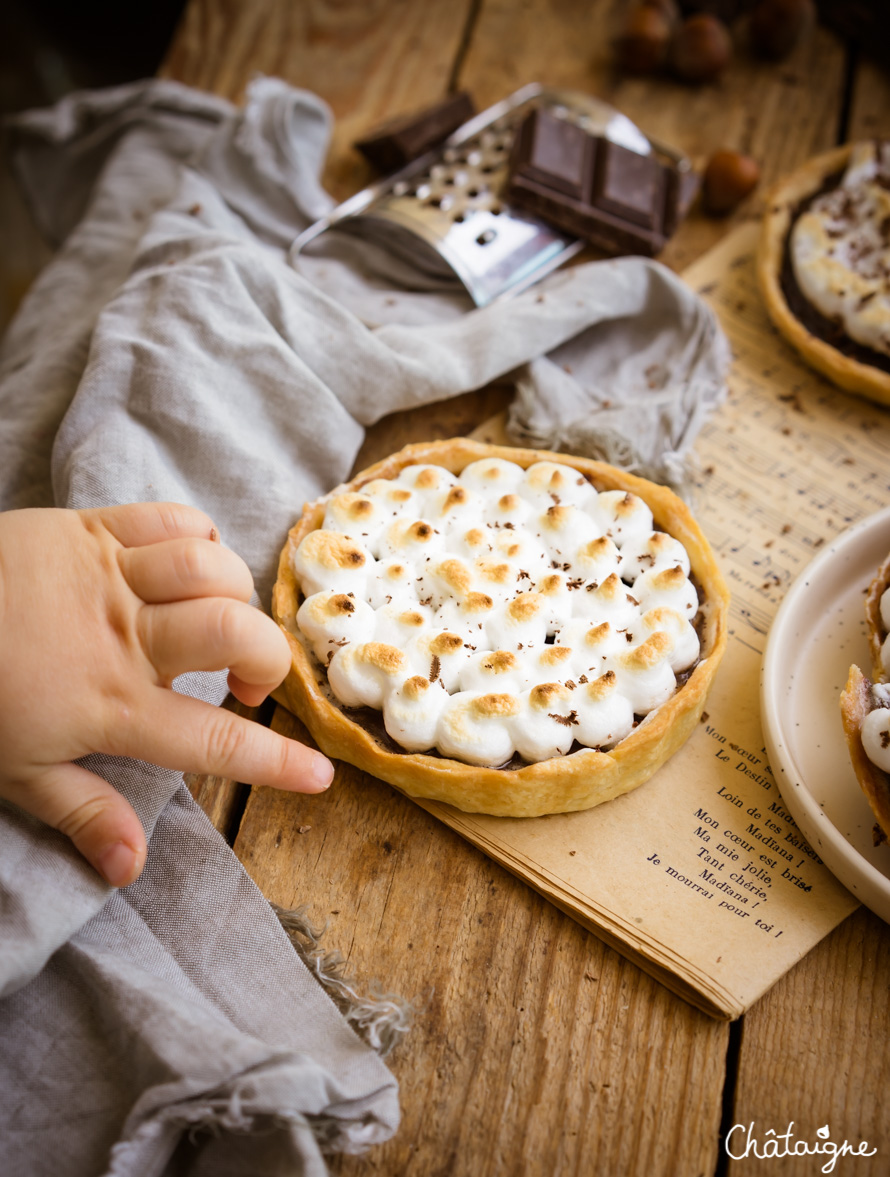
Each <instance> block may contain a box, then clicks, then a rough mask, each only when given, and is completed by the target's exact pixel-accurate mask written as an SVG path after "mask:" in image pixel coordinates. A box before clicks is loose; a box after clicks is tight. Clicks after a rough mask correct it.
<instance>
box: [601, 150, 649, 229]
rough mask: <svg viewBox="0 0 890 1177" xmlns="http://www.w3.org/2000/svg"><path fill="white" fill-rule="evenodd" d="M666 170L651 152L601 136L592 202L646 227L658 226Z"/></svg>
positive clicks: (617, 215) (623, 218)
mask: <svg viewBox="0 0 890 1177" xmlns="http://www.w3.org/2000/svg"><path fill="white" fill-rule="evenodd" d="M664 173H665V169H664V167H663V166H662V165H661V164H660V163H659V162H658V161H657V160H655V159H653V158H652V156H651V155H639V154H638V153H637V152H636V151H628V149H627V148H626V147H622V146H620V144H618V143H610V142H609V141H608V140H606V139H604V140H603V141H602V143H601V144H600V150H599V152H598V154H597V161H596V172H595V174H594V181H593V200H592V202H591V203H592V204H593V205H594V206H595V207H596V208H601V209H604V210H605V211H606V212H610V213H613V214H614V215H615V216H616V217H620V218H621V219H622V220H623V221H630V222H631V223H632V224H634V225H642V226H643V228H645V229H658V228H660V227H661V222H662V218H663V216H664V188H665V176H664Z"/></svg>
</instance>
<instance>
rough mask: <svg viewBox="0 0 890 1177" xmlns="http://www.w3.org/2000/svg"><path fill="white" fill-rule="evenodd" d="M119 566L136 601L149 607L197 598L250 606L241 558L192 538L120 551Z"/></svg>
mask: <svg viewBox="0 0 890 1177" xmlns="http://www.w3.org/2000/svg"><path fill="white" fill-rule="evenodd" d="M118 565H119V567H120V569H121V571H122V572H123V574H124V578H125V580H126V581H127V584H129V586H130V588H131V589H132V590H133V592H134V593H135V594H136V596H137V597H141V598H142V600H143V601H146V602H148V603H149V604H160V603H163V602H168V601H187V600H193V599H195V598H198V597H232V598H234V599H235V600H237V601H249V600H250V596H251V593H252V592H253V577H252V576H251V575H250V569H249V568H248V567H247V565H246V564H245V563H244V561H243V560H242V559H241V557H240V556H237V555H236V554H235V553H234V552H233V551H231V550H230V549H229V548H224V547H222V545H221V544H219V543H214V542H213V541H212V540H210V539H200V538H198V537H196V536H182V537H179V538H177V539H170V540H163V541H159V542H157V543H152V544H147V545H142V546H140V547H124V548H121V549H120V551H119V552H118Z"/></svg>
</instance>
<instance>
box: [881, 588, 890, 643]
mask: <svg viewBox="0 0 890 1177" xmlns="http://www.w3.org/2000/svg"><path fill="white" fill-rule="evenodd" d="M880 611H881V625H883V627H884V629H885V630H886V631H887V632H888V633H890V588H887V589H884V591H883V593H882V594H881V604H880Z"/></svg>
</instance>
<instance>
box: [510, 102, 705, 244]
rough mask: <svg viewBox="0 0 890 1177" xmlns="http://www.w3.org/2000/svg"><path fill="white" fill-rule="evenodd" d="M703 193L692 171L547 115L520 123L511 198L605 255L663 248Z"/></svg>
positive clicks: (513, 157)
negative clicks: (694, 201)
mask: <svg viewBox="0 0 890 1177" xmlns="http://www.w3.org/2000/svg"><path fill="white" fill-rule="evenodd" d="M697 190H698V177H697V176H695V175H694V174H693V173H690V172H684V171H681V170H680V169H678V168H676V167H674V166H672V165H669V164H665V163H663V162H661V160H659V159H657V158H656V157H655V156H653V155H640V154H639V153H638V152H635V151H630V150H628V148H626V147H622V146H621V145H620V144H618V143H613V142H611V141H610V140H608V139H606V138H604V137H603V136H600V135H591V134H589V133H588V132H587V131H585V130H584V129H583V128H582V127H580V126H578V125H577V124H575V123H572V122H570V121H569V120H567V119H564V118H558V117H557V116H556V115H553V114H551V113H550V112H549V111H546V110H543V109H537V110H534V111H532V112H531V114H529V115H528V117H527V118H526V119H525V120H524V121H523V123H522V125H521V127H520V128H519V132H518V133H517V135H516V139H515V141H514V145H513V152H512V154H511V158H510V177H509V180H508V185H507V195H508V198H509V199H510V200H511V201H513V202H514V203H515V204H516V205H517V206H518V207H520V208H524V209H526V210H527V211H529V212H532V213H534V214H536V215H537V216H539V217H541V218H542V219H544V220H546V221H549V222H550V223H551V224H553V225H555V226H556V227H557V228H559V229H562V230H564V231H566V232H569V233H574V234H575V235H576V236H578V237H583V238H585V239H586V240H588V241H590V242H591V243H592V244H594V245H597V246H599V248H600V249H603V250H605V251H606V252H607V253H613V254H614V253H643V254H647V255H652V254H655V253H658V252H659V250H661V249H662V247H663V246H664V244H665V242H666V241H667V239H668V238H669V237H670V236H671V234H672V233H673V231H674V230H675V229H676V227H677V225H678V223H679V222H680V220H681V219H682V217H683V216H684V215H685V213H686V211H687V210H688V208H689V205H690V204H691V203H692V200H693V198H694V196H695V193H696V192H697Z"/></svg>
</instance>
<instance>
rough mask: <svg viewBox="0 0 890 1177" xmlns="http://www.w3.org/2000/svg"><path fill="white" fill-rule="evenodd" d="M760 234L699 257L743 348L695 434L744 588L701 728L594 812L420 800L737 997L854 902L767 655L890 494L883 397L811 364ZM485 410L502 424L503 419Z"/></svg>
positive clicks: (724, 563)
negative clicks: (768, 309)
mask: <svg viewBox="0 0 890 1177" xmlns="http://www.w3.org/2000/svg"><path fill="white" fill-rule="evenodd" d="M755 248H756V226H745V227H742V228H741V229H739V230H737V231H736V232H735V233H734V234H732V235H731V236H730V237H729V238H727V239H726V241H725V242H723V243H722V245H721V246H719V247H718V248H717V249H716V250H714V251H712V252H711V253H710V254H708V255H707V256H706V257H705V258H703V259H702V260H701V261H700V262H698V263H697V264H696V265H695V266H694V267H693V268H692V269H691V270H690V271H689V272H687V273H686V274H685V275H684V277H685V278H686V280H687V281H688V282H689V283H690V285H692V286H693V287H694V288H695V289H697V290H699V291H700V292H701V293H702V294H703V295H704V296H705V297H706V298H708V299H709V301H710V302H711V304H712V305H713V306H714V307H715V309H716V311H717V313H718V314H719V316H720V318H721V321H722V323H723V325H724V328H725V330H726V332H727V335H728V336H729V339H730V342H731V344H732V347H733V352H734V356H735V362H734V365H733V371H732V375H731V382H730V383H731V395H730V398H729V401H728V403H727V404H726V405H725V406H723V407H722V408H721V409H720V410H718V412H717V413H716V414H715V415H714V416H713V417H712V418H711V420H710V421H709V422H708V423H707V424H706V426H705V428H704V429H703V431H702V433H701V434H700V436H699V439H698V442H697V444H696V456H697V459H698V462H699V463H700V476H699V479H698V490H697V497H696V501H695V503H694V510H695V513H696V515H697V518H698V520H699V522H700V523H701V525H702V527H703V529H704V531H705V533H706V534H707V536H708V538H709V539H710V541H711V544H712V545H713V547H714V549H715V551H716V553H717V557H718V560H719V562H720V564H721V567H722V568H723V571H724V575H725V576H726V577H727V580H728V582H729V585H730V588H731V590H732V592H733V603H732V609H731V627H730V628H731V636H730V643H729V648H728V651H727V654H726V657H725V660H724V662H723V664H722V666H721V668H720V672H719V674H718V676H717V681H716V685H715V688H714V690H713V692H712V694H711V696H710V698H709V701H708V704H707V710H706V716H705V718H704V720H703V722H702V724H701V727H700V729H699V730H698V731H697V732H696V734H695V735H694V736H693V738H692V739H691V740H690V741H689V743H688V744H687V745H686V746H685V747H684V748H683V749H682V750H681V751H680V752H679V753H678V754H677V755H676V756H675V757H674V758H673V759H672V760H671V761H670V762H669V763H668V764H667V765H666V766H665V767H664V768H662V769H661V770H660V772H659V773H658V774H657V775H656V777H655V778H653V780H651V781H650V782H649V783H648V784H646V785H644V786H643V787H642V788H640V789H638V790H637V791H636V792H634V793H631V794H628V795H626V796H624V797H620V798H618V799H617V800H615V801H611V802H609V803H607V804H605V805H602V806H600V807H598V808H596V809H592V810H589V811H587V812H585V813H577V814H565V815H557V816H552V817H545V818H534V819H524V820H523V819H509V818H491V817H484V816H479V815H475V814H465V813H460V812H459V811H457V810H454V809H451V808H449V807H448V806H444V805H440V804H438V803H424V804H425V807H426V808H428V809H429V810H430V811H431V812H434V813H436V814H437V815H438V816H439V817H440V818H441V819H442V820H443V821H445V822H447V823H448V824H449V825H451V826H453V827H454V828H455V829H456V830H457V831H459V832H460V833H461V834H463V835H464V836H465V837H467V838H468V839H469V840H470V841H472V842H474V843H475V844H477V845H478V846H480V847H481V848H482V849H484V851H485V852H486V853H487V854H489V855H490V856H491V857H492V858H494V859H496V860H497V861H499V862H501V863H502V864H503V865H504V866H506V867H507V868H508V869H510V870H511V871H513V872H515V873H516V874H518V875H519V876H521V877H522V878H524V879H526V880H527V881H528V882H529V883H530V884H531V885H532V886H534V887H535V888H537V889H538V890H540V891H541V892H542V893H543V894H545V895H547V896H548V898H550V899H551V900H552V901H553V902H554V903H556V904H557V905H558V906H559V907H561V908H563V909H564V910H566V911H568V912H569V913H570V914H572V915H573V916H575V918H577V919H579V920H580V921H581V922H582V923H584V924H585V925H586V926H588V927H590V928H592V929H593V930H594V931H596V932H597V933H598V934H600V935H601V936H602V937H603V938H604V939H606V940H607V941H608V942H609V943H611V944H613V945H614V946H616V947H617V948H618V950H619V951H621V952H623V953H625V954H626V955H628V956H630V957H632V958H633V959H634V960H636V961H637V962H638V963H640V964H641V965H642V967H644V968H646V969H647V970H648V971H650V972H651V973H653V974H654V975H655V976H657V977H659V979H661V980H662V981H663V982H664V983H665V984H667V985H668V986H669V987H671V988H673V989H675V990H676V991H677V992H678V993H680V994H681V995H682V996H684V997H686V998H688V999H689V1000H691V1001H693V1002H694V1003H695V1004H697V1005H699V1006H701V1008H703V1009H705V1010H707V1011H708V1012H711V1013H715V1014H718V1015H722V1016H728V1017H735V1016H738V1015H739V1014H740V1013H742V1012H743V1011H744V1010H745V1009H746V1008H747V1007H748V1006H750V1005H751V1003H752V1002H754V1001H755V1000H756V999H757V998H758V997H759V996H760V995H761V994H762V993H764V992H765V991H766V990H767V989H768V988H769V987H770V986H771V985H772V984H773V983H774V982H775V981H776V980H778V978H779V977H780V976H782V974H783V973H784V972H786V971H787V970H788V969H789V968H790V967H791V966H792V965H794V963H795V962H796V961H798V960H799V959H800V958H801V957H802V956H803V955H804V954H805V953H806V952H808V951H809V949H810V948H812V947H813V946H814V945H815V944H817V943H818V942H819V940H821V939H822V937H824V936H825V935H826V934H827V933H828V932H829V931H831V929H832V928H834V927H835V926H836V925H837V924H838V923H839V922H840V921H841V920H842V919H844V918H845V917H846V916H847V915H848V914H849V913H850V912H851V911H852V910H853V909H854V908H855V907H856V906H857V904H856V900H855V899H853V897H852V896H851V895H850V894H849V893H848V892H847V891H846V890H845V889H844V888H843V887H842V886H841V885H840V884H839V883H838V882H837V881H836V880H835V879H834V877H833V876H832V875H831V874H830V873H829V872H828V870H827V869H826V868H825V867H824V866H823V865H822V863H821V861H820V860H819V859H818V857H817V856H816V855H815V854H814V852H813V851H812V850H811V849H810V848H809V846H808V845H807V844H806V842H805V840H804V839H803V837H802V836H801V834H800V832H799V830H798V829H797V827H796V826H795V824H794V822H793V821H792V820H791V818H790V816H789V814H788V813H787V812H786V809H785V806H784V804H783V801H782V797H781V795H780V793H779V790H778V788H777V787H776V783H775V781H774V779H773V776H772V773H771V772H770V768H769V765H768V763H767V755H766V752H765V750H764V747H763V736H762V733H761V725H760V712H759V674H760V663H761V657H762V654H763V650H764V646H765V642H766V635H767V632H768V629H769V625H770V622H771V620H772V617H773V615H774V614H775V611H776V608H777V606H778V604H779V602H780V601H781V599H782V597H783V595H784V593H785V591H786V589H787V587H788V585H789V584H790V583H791V581H792V580H794V578H795V577H796V576H797V575H798V573H799V572H800V571H801V570H802V569H803V568H804V567H805V566H806V564H807V563H808V562H809V560H810V559H811V558H812V557H813V556H814V555H815V554H816V553H817V552H818V551H819V549H820V548H821V547H822V545H823V544H824V543H825V542H826V541H827V540H829V539H831V538H832V537H833V536H834V535H836V534H837V533H838V532H841V531H843V530H844V529H845V528H846V527H848V526H849V525H850V524H851V523H854V522H856V521H857V520H859V519H860V518H863V517H864V516H866V515H868V514H871V513H872V512H873V511H875V510H878V509H879V508H881V507H884V506H886V505H887V503H888V502H890V489H888V471H890V429H888V425H887V421H886V414H885V413H884V412H883V411H882V410H880V409H878V408H876V407H873V406H871V405H870V404H869V403H868V402H866V401H863V400H859V399H856V398H853V397H849V396H847V395H845V394H843V393H841V392H839V391H838V390H837V389H835V388H834V387H833V386H831V385H830V384H828V383H827V382H825V381H824V380H823V379H822V378H821V377H819V376H817V375H816V374H815V373H813V372H811V371H810V370H809V369H807V368H806V367H804V366H803V365H802V364H801V363H800V361H799V360H798V359H797V357H796V355H795V353H793V352H792V351H791V350H790V349H789V348H788V347H787V346H786V344H785V343H784V341H783V340H781V339H780V338H779V336H778V335H777V334H776V333H775V331H774V330H773V328H772V327H771V325H770V324H769V322H768V320H767V317H766V314H765V312H764V310H763V307H762V305H761V302H760V297H759V294H758V291H757V289H756V285H755V281H754V269H753V256H754V251H755ZM486 429H487V432H488V436H489V437H490V439H491V440H498V441H501V442H502V441H503V440H504V438H503V435H502V432H501V430H502V422H501V423H499V422H497V421H495V422H493V423H491V424H490V425H489V426H488V427H484V428H483V430H482V431H480V433H483V432H484V431H485V430H486ZM477 436H478V434H477ZM839 738H840V736H839Z"/></svg>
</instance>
